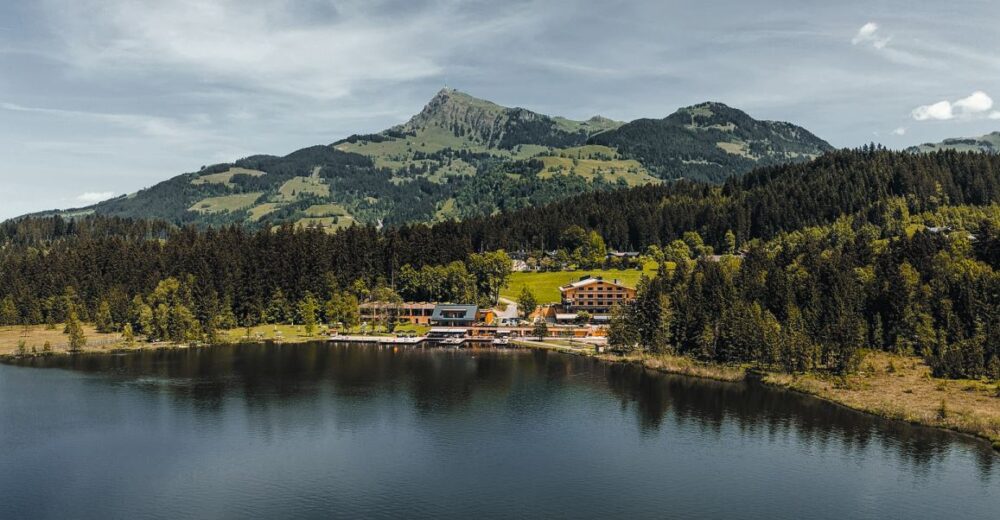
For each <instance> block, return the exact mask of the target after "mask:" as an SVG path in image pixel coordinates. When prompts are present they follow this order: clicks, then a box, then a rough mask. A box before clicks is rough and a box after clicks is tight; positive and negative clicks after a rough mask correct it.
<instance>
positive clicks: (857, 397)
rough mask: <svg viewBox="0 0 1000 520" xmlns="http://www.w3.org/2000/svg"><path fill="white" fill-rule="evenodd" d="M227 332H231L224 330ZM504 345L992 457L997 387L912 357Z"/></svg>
mask: <svg viewBox="0 0 1000 520" xmlns="http://www.w3.org/2000/svg"><path fill="white" fill-rule="evenodd" d="M231 332H232V331H231ZM326 340H327V338H326V337H325V336H298V335H295V336H290V337H281V338H263V339H256V338H251V339H247V338H245V337H235V336H233V335H231V334H230V335H227V336H226V341H223V342H221V343H219V345H229V344H235V343H241V342H249V343H276V344H301V343H309V342H314V341H326ZM511 345H513V346H518V347H523V348H531V349H542V350H550V351H554V352H560V353H564V354H570V355H576V356H585V357H590V358H593V359H597V360H599V361H603V362H608V363H629V364H636V365H640V366H642V367H643V368H645V369H648V370H653V371H657V372H661V373H665V374H675V375H682V376H689V377H697V378H702V379H712V380H716V381H728V382H740V381H747V380H749V379H751V378H752V379H753V380H755V381H757V382H760V383H761V384H765V385H768V386H771V387H774V388H780V389H783V390H787V391H792V392H797V393H800V394H805V395H809V396H812V397H815V398H818V399H822V400H824V401H827V402H831V403H834V404H837V405H840V406H844V407H846V408H848V409H851V410H854V411H857V412H862V413H867V414H871V415H875V416H878V417H882V418H885V419H890V420H897V421H904V422H907V423H910V424H914V425H920V426H927V427H932V428H939V429H945V430H950V431H953V432H957V433H961V434H965V435H971V436H974V437H977V438H980V439H983V440H985V441H987V442H989V443H990V444H991V445H992V447H993V449H994V450H995V451H997V452H1000V385H997V384H989V383H985V382H983V381H973V380H951V379H938V378H931V377H930V369H929V368H928V367H927V366H926V365H925V364H924V363H923V360H921V359H920V358H918V357H916V356H902V355H895V354H888V353H884V352H869V353H868V354H867V355H866V356H865V360H864V362H863V363H862V368H861V370H860V371H859V372H858V373H856V374H851V375H847V376H833V375H830V374H825V373H818V372H809V373H804V374H786V373H779V372H772V371H767V370H760V369H755V368H751V367H749V366H727V365H718V364H710V363H702V362H698V361H696V360H693V359H691V358H687V357H684V356H675V355H669V354H644V353H640V354H629V355H624V356H622V355H616V354H610V353H598V352H596V351H595V350H594V347H593V345H585V346H583V345H581V346H576V345H574V344H572V343H571V342H565V341H557V342H552V341H546V342H541V341H537V340H525V339H514V340H512V341H511ZM212 346H213V345H192V344H176V343H169V342H157V343H145V342H137V343H136V344H135V345H134V346H133V347H131V348H129V347H124V346H123V345H122V344H121V342H116V343H111V344H110V345H109V344H101V345H97V346H88V347H86V348H84V349H83V350H82V351H80V352H69V351H66V350H62V349H59V350H53V351H51V352H35V353H31V352H29V353H26V354H25V355H24V356H21V355H18V354H16V353H15V352H2V353H0V361H4V362H6V361H14V360H17V359H18V358H21V357H46V356H63V355H74V354H119V353H128V352H140V351H146V350H149V351H152V350H174V349H187V348H211V347H212Z"/></svg>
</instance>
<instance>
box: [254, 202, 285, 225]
mask: <svg viewBox="0 0 1000 520" xmlns="http://www.w3.org/2000/svg"><path fill="white" fill-rule="evenodd" d="M283 205H284V204H281V203H278V202H265V203H263V204H258V205H256V206H254V207H252V208H250V220H253V221H255V222H256V221H258V220H260V219H262V218H264V216H265V215H267V214H268V213H270V212H272V211H274V210H276V209H278V208H280V207H281V206H283Z"/></svg>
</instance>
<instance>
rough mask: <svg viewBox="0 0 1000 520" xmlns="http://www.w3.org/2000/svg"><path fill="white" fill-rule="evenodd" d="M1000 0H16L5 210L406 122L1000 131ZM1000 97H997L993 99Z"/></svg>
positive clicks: (8, 14) (7, 12)
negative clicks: (529, 114) (695, 115)
mask: <svg viewBox="0 0 1000 520" xmlns="http://www.w3.org/2000/svg"><path fill="white" fill-rule="evenodd" d="M998 22H1000V2H997V1H995V0H984V1H953V2H941V1H935V2H927V1H924V0H907V1H877V0H865V1H852V0H842V1H837V2H829V1H810V0H787V1H786V0H760V1H746V0H729V1H721V0H702V1H699V2H688V1H683V2H682V1H652V0H650V1H615V0H604V1H602V2H592V1H588V0H537V1H534V0H519V1H504V2H496V1H481V2H480V1H458V0H358V1H355V0H349V1H341V0H238V1H237V0H215V1H207V0H172V1H170V2H164V1H160V0H148V1H143V0H37V1H32V2H11V1H5V2H0V157H2V160H0V196H2V198H0V219H2V218H7V217H12V216H16V215H19V214H23V213H25V212H28V211H36V210H42V209H49V208H55V207H60V208H65V207H75V206H81V205H85V204H88V203H91V202H93V201H96V200H100V199H102V198H106V197H109V196H112V195H116V194H121V193H128V192H132V191H135V190H137V189H139V188H142V187H145V186H149V185H151V184H154V183H155V182H157V181H160V180H164V179H166V178H169V177H171V176H173V175H176V174H178V173H183V172H187V171H194V170H197V169H198V168H199V167H200V166H201V165H204V164H211V163H216V162H223V161H231V160H234V159H236V158H239V157H243V156H246V155H250V154H254V153H272V154H285V153H288V152H290V151H292V150H294V149H297V148H301V147H304V146H307V145H312V144H318V143H330V142H333V141H335V140H337V139H339V138H341V137H344V136H347V135H349V134H352V133H362V132H372V131H377V130H381V129H384V128H386V127H388V126H391V125H393V124H396V123H399V122H402V121H404V120H406V119H407V118H408V117H409V116H410V115H412V114H413V113H415V112H417V111H419V110H420V108H421V107H422V106H423V104H424V103H425V102H426V101H427V100H428V99H429V98H430V97H431V96H432V95H433V94H434V93H435V92H436V91H437V90H439V89H440V88H441V87H442V86H445V85H447V86H450V87H455V88H458V89H460V90H464V91H467V92H469V93H471V94H473V95H476V96H478V97H483V98H487V99H490V100H493V101H496V102H498V103H501V104H504V105H508V106H523V107H526V108H530V109H532V110H536V111H539V112H543V113H547V114H552V115H563V116H567V117H573V118H586V117H590V116H591V115H594V114H601V115H605V116H608V117H613V118H616V119H622V120H629V119H634V118H638V117H663V116H666V115H667V114H669V113H670V112H672V111H674V110H675V109H676V108H677V107H680V106H684V105H689V104H692V103H697V102H701V101H705V100H715V101H722V102H724V103H727V104H730V105H733V106H736V107H738V108H741V109H743V110H746V111H747V112H749V113H750V114H751V115H753V116H755V117H758V118H766V119H781V120H787V121H791V122H794V123H797V124H801V125H803V126H805V127H806V128H808V129H810V130H812V131H813V132H814V133H816V134H817V135H819V136H820V137H823V138H825V139H827V140H828V141H830V142H831V143H832V144H834V145H835V146H856V145H860V144H864V143H867V142H871V141H876V142H881V143H883V144H885V145H886V146H890V147H903V146H907V145H911V144H916V143H921V142H926V141H931V140H940V139H942V138H945V137H954V136H969V135H981V134H984V133H987V132H990V131H993V130H1000V31H998V30H997V23H998ZM994 98H995V99H997V103H996V105H994V102H993V99H994Z"/></svg>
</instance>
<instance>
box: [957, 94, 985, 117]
mask: <svg viewBox="0 0 1000 520" xmlns="http://www.w3.org/2000/svg"><path fill="white" fill-rule="evenodd" d="M954 106H955V108H957V109H959V110H961V111H962V112H963V113H967V114H978V113H980V112H986V111H987V110H989V109H991V108H993V99H992V98H990V97H989V96H987V95H986V93H985V92H983V91H982V90H977V91H975V92H973V93H972V94H970V95H969V97H964V98H962V99H959V100H958V101H956V102H955V103H954Z"/></svg>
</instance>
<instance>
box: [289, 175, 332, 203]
mask: <svg viewBox="0 0 1000 520" xmlns="http://www.w3.org/2000/svg"><path fill="white" fill-rule="evenodd" d="M304 193H310V194H313V195H318V196H320V197H329V196H330V187H329V186H327V185H326V184H325V183H324V182H323V181H322V180H321V179H314V178H312V177H292V178H291V179H288V181H286V182H285V183H284V184H282V185H281V188H279V189H278V194H279V196H280V197H281V201H282V202H294V201H295V200H296V199H298V198H299V196H300V195H302V194H304Z"/></svg>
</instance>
